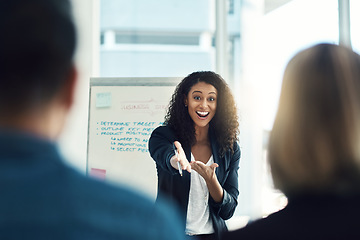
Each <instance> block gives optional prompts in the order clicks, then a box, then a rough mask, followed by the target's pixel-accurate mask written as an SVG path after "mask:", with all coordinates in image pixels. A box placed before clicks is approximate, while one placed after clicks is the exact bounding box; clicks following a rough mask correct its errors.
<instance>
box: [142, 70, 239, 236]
mask: <svg viewBox="0 0 360 240" xmlns="http://www.w3.org/2000/svg"><path fill="white" fill-rule="evenodd" d="M238 126H239V124H238V119H237V113H236V106H235V101H234V98H233V96H232V94H231V91H230V89H229V87H228V86H227V84H226V82H225V81H224V80H223V79H222V78H221V76H219V75H218V74H216V73H214V72H209V71H208V72H194V73H192V74H190V75H188V76H187V77H186V78H184V79H183V80H182V81H181V82H180V84H179V85H178V86H177V87H176V90H175V92H174V94H173V96H172V99H171V101H170V104H169V109H168V111H167V115H166V116H165V122H164V126H161V127H158V128H157V129H155V130H154V131H153V133H152V135H151V138H150V140H149V151H150V154H151V156H152V158H153V159H154V160H155V162H156V167H157V173H158V179H159V181H158V188H159V189H158V190H159V191H158V195H165V196H167V197H169V198H170V199H171V200H173V201H174V202H175V204H177V205H178V206H179V208H180V210H181V211H182V213H183V220H184V223H185V225H186V228H185V232H186V234H187V235H189V236H196V238H197V239H218V238H219V235H220V234H221V233H222V232H224V231H226V230H227V228H226V225H225V220H227V219H229V218H230V217H231V216H232V215H233V214H234V211H235V208H236V206H237V197H238V195H239V191H238V168H239V161H240V148H239V145H238V143H237V138H238V134H239V132H238ZM173 144H174V145H175V147H176V149H175V151H176V152H177V153H178V154H175V153H174V150H173V148H172V146H173ZM179 165H180V167H181V168H182V170H186V171H182V173H183V175H180V174H179V171H178V170H179V167H178V166H179Z"/></svg>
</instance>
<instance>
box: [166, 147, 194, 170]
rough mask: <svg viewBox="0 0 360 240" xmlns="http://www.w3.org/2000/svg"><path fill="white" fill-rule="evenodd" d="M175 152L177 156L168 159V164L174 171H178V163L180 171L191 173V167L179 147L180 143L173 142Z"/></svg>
mask: <svg viewBox="0 0 360 240" xmlns="http://www.w3.org/2000/svg"><path fill="white" fill-rule="evenodd" d="M174 145H175V148H176V151H177V152H178V154H177V156H176V155H174V156H173V157H172V158H171V159H170V164H171V166H172V167H173V168H175V169H176V170H179V167H178V162H179V163H180V167H181V169H182V170H186V171H188V172H189V173H190V172H191V166H190V163H189V161H188V160H187V158H186V155H185V152H184V149H183V148H182V147H181V144H180V142H178V141H175V142H174Z"/></svg>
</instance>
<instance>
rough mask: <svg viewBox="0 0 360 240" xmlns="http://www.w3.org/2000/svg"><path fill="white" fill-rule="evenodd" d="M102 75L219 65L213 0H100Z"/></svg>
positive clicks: (176, 73)
mask: <svg viewBox="0 0 360 240" xmlns="http://www.w3.org/2000/svg"><path fill="white" fill-rule="evenodd" d="M100 7H101V10H100V28H101V29H100V31H101V33H102V36H103V41H102V45H101V50H100V76H101V77H129V76H130V77H141V76H147V77H184V76H186V75H188V74H189V73H191V72H193V71H197V70H215V69H214V67H215V64H214V62H215V50H214V46H212V38H213V36H214V32H215V19H214V17H215V14H214V1H213V0H212V1H207V0H198V1H192V0H184V1H168V0H157V1H148V0H130V1H129V0H101V2H100Z"/></svg>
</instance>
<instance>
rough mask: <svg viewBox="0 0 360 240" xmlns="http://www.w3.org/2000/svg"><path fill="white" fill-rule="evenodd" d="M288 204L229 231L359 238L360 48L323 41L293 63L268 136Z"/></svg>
mask: <svg viewBox="0 0 360 240" xmlns="http://www.w3.org/2000/svg"><path fill="white" fill-rule="evenodd" d="M269 163H270V166H271V172H272V177H273V180H274V185H275V187H276V188H278V189H280V190H281V191H282V192H284V194H285V195H286V196H287V197H288V205H287V206H286V207H285V208H284V209H283V210H281V211H279V212H276V213H274V214H271V215H270V216H268V217H267V218H264V219H261V220H257V221H255V222H252V223H250V224H248V226H246V227H245V228H242V229H240V230H237V231H234V232H230V233H228V234H225V235H224V238H223V239H262V238H264V239H265V238H266V239H278V240H280V239H307V240H309V239H360V230H359V225H360V223H359V216H360V56H359V55H358V54H356V53H354V52H353V51H352V50H350V49H347V48H345V47H341V46H337V45H332V44H319V45H316V46H313V47H310V48H308V49H306V50H303V51H301V52H300V53H298V54H297V55H296V56H295V57H294V58H293V59H292V60H291V61H290V62H289V64H288V66H287V68H286V70H285V73H284V77H283V84H282V90H281V95H280V101H279V108H278V112H277V115H276V119H275V122H274V126H273V130H272V132H271V135H270V140H269Z"/></svg>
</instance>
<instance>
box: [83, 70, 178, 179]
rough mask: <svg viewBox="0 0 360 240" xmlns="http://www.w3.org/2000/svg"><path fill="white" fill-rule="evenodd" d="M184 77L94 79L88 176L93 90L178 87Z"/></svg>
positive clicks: (92, 82) (92, 81)
mask: <svg viewBox="0 0 360 240" xmlns="http://www.w3.org/2000/svg"><path fill="white" fill-rule="evenodd" d="M182 79H183V77H92V78H90V82H89V105H88V129H87V143H86V144H87V148H86V175H87V176H88V175H89V137H90V114H91V112H90V110H91V88H92V87H96V86H176V85H177V84H179V83H180V81H181V80H182Z"/></svg>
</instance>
